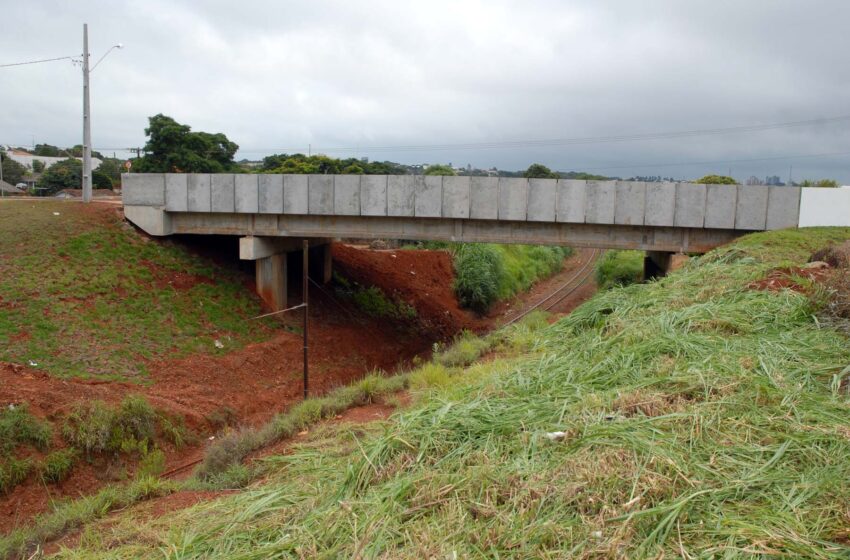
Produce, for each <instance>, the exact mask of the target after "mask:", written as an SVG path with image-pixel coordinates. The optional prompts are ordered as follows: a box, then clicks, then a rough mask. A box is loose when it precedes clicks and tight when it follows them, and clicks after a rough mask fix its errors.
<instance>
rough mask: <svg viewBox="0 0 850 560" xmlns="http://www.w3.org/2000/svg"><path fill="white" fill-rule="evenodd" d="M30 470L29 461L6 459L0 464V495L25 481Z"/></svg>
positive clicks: (30, 464) (30, 462)
mask: <svg viewBox="0 0 850 560" xmlns="http://www.w3.org/2000/svg"><path fill="white" fill-rule="evenodd" d="M31 470H32V461H30V460H29V459H15V458H14V457H7V458H6V459H5V460H4V461H3V462H2V463H0V494H6V493H8V492H9V491H10V490H11V489H12V488H14V487H15V486H17V485H18V484H20V483H21V482H23V481H24V480H26V478H27V476H28V475H29V474H30V471H31Z"/></svg>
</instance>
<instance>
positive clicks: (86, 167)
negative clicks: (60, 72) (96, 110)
mask: <svg viewBox="0 0 850 560" xmlns="http://www.w3.org/2000/svg"><path fill="white" fill-rule="evenodd" d="M91 190H92V171H91V102H90V99H89V25H88V24H87V23H84V24H83V202H91Z"/></svg>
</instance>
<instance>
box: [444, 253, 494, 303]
mask: <svg viewBox="0 0 850 560" xmlns="http://www.w3.org/2000/svg"><path fill="white" fill-rule="evenodd" d="M454 267H455V283H454V290H455V294H457V299H458V302H459V303H460V304H461V305H462V306H463V307H468V308H470V309H472V310H473V311H476V312H478V313H485V312H486V311H487V310H488V309H489V308H490V306H491V305H492V304H493V302H494V301H496V298H497V297H498V295H499V279H500V278H501V276H502V274H503V273H504V266H503V263H502V259H501V257H500V255H499V252H498V251H497V250H496V249H495V248H494V247H493V246H492V245H480V244H470V245H462V246H461V247H460V248H459V249H458V251H457V253H456V254H455V258H454Z"/></svg>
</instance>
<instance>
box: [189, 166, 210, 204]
mask: <svg viewBox="0 0 850 560" xmlns="http://www.w3.org/2000/svg"><path fill="white" fill-rule="evenodd" d="M186 180H187V183H188V185H187V193H188V195H189V204H188V207H189V212H211V211H212V204H211V202H210V196H211V192H210V175H209V174H208V173H191V174H189V176H188V178H187V179H186Z"/></svg>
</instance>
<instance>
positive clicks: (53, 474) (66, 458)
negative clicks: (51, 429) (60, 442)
mask: <svg viewBox="0 0 850 560" xmlns="http://www.w3.org/2000/svg"><path fill="white" fill-rule="evenodd" d="M76 460H77V450H76V449H74V448H71V447H69V448H67V449H60V450H58V451H54V452H53V453H50V454H49V455H47V456H46V457H45V458H44V460H43V461H42V462H41V465H39V474H40V475H41V479H42V480H43V481H44V482H46V483H56V482H62V481H63V480H65V479H66V478H68V477H69V476H70V475H71V471H72V470H73V469H74V463H75V461H76Z"/></svg>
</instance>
